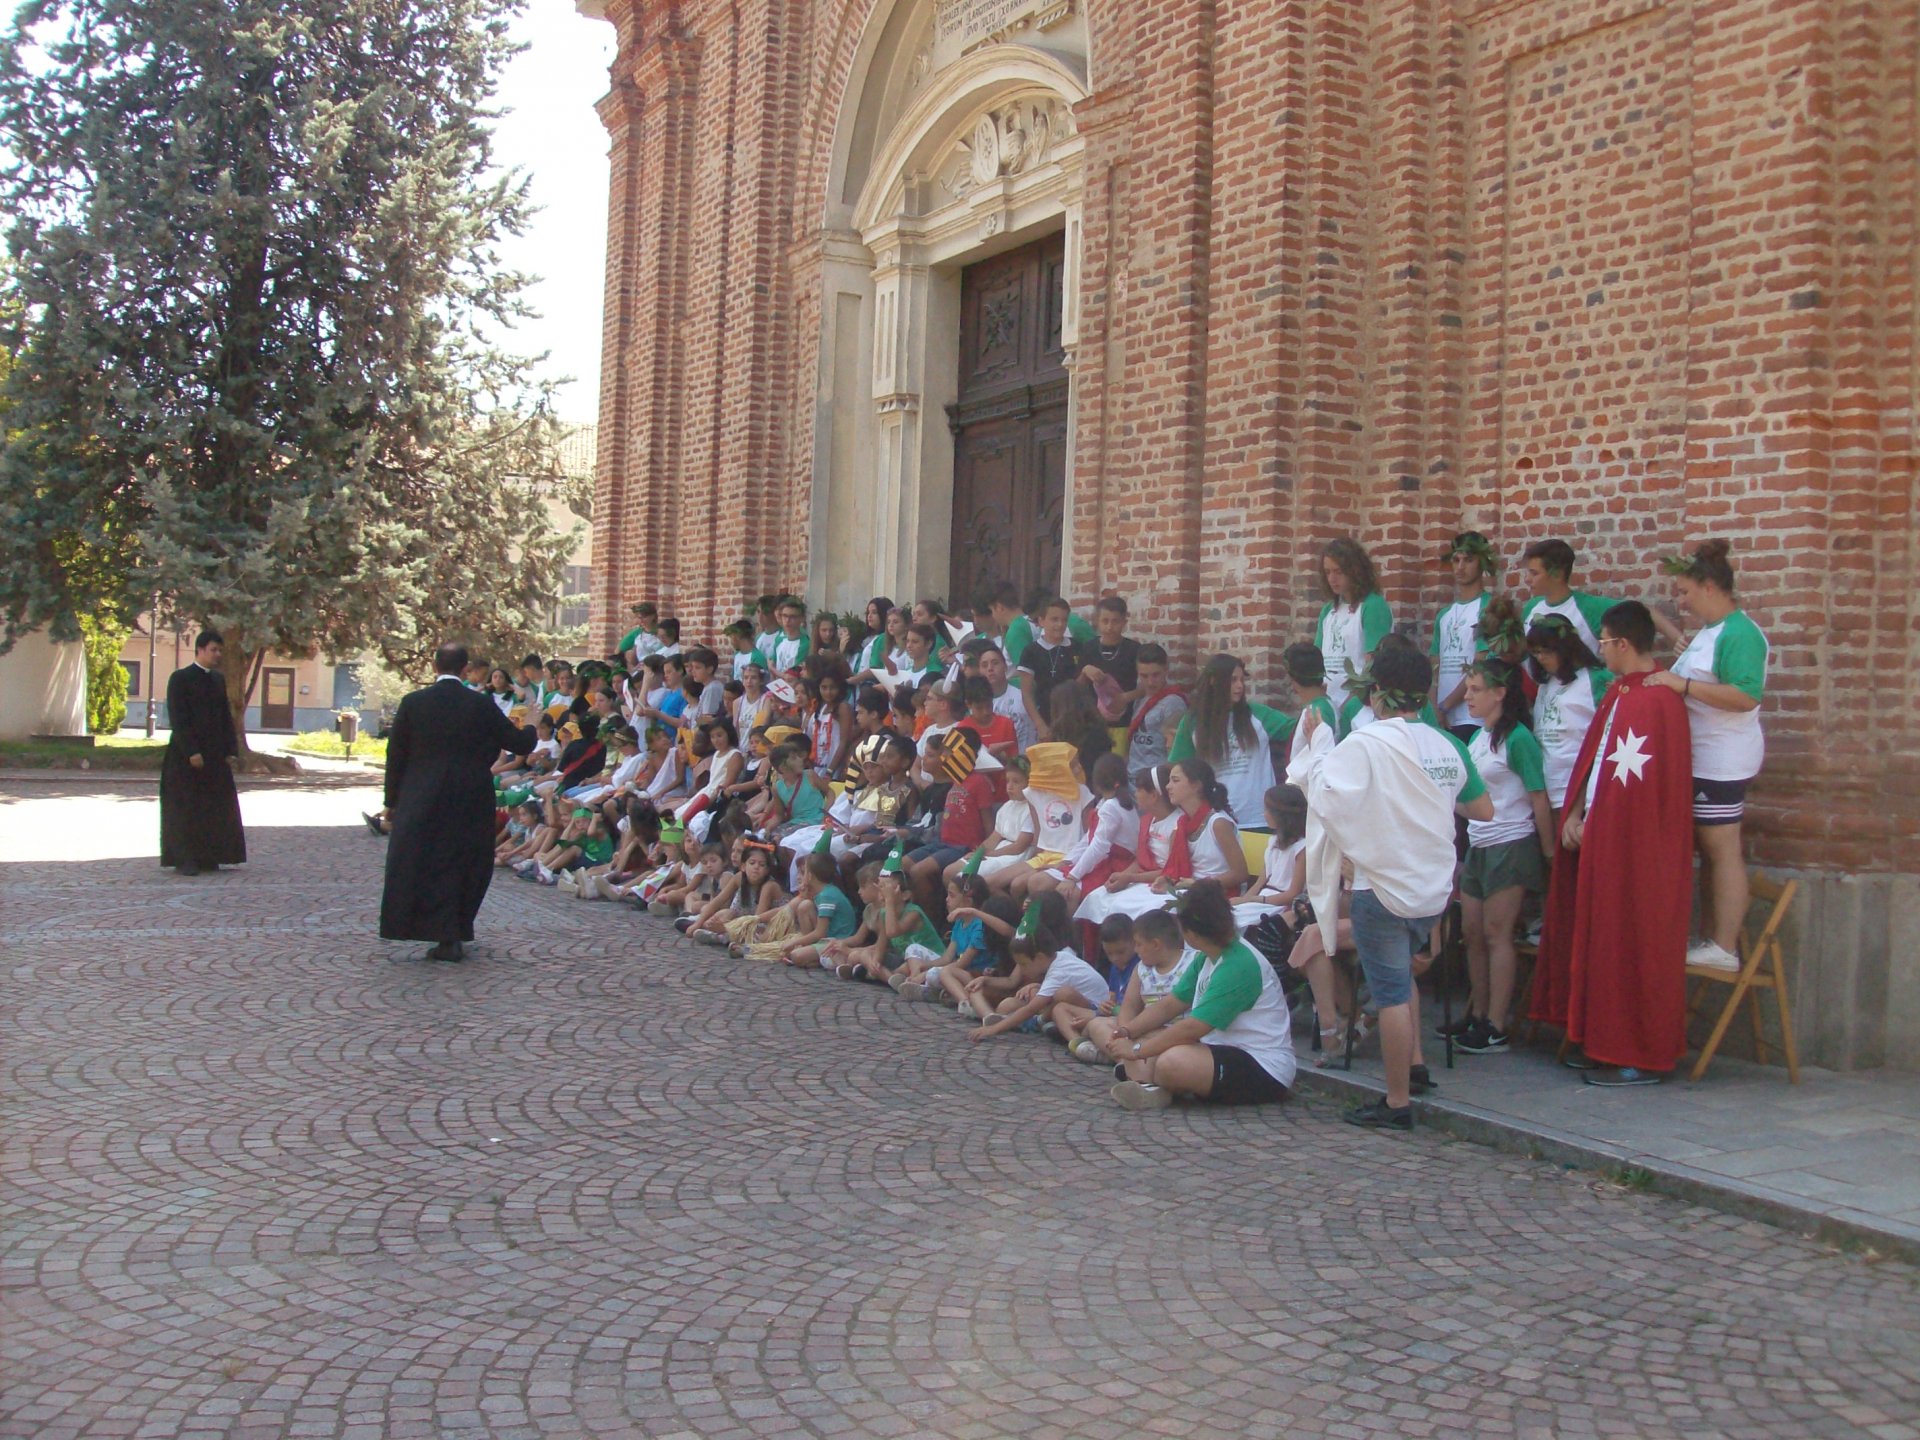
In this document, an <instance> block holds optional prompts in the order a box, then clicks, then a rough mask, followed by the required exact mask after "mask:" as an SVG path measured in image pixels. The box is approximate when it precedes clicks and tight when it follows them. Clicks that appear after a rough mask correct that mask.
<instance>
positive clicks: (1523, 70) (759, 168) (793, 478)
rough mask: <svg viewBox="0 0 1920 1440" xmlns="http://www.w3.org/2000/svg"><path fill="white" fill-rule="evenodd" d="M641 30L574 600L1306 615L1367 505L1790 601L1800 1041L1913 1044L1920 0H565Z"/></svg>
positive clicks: (1368, 516) (1290, 631)
mask: <svg viewBox="0 0 1920 1440" xmlns="http://www.w3.org/2000/svg"><path fill="white" fill-rule="evenodd" d="M580 8H581V9H582V10H584V11H587V12H588V13H591V14H595V15H598V16H601V17H602V18H604V19H605V20H607V21H609V22H611V23H612V24H613V25H614V26H615V27H616V28H617V31H618V35H619V42H620V43H619V51H618V57H617V59H616V61H615V63H614V66H613V71H612V85H611V89H610V91H609V93H608V94H607V95H606V96H605V98H604V99H602V100H601V101H600V102H599V109H600V113H601V115H602V117H603V118H604V120H605V122H606V124H607V127H608V130H609V132H610V135H611V141H612V160H613V166H612V194H611V208H610V245H609V251H608V271H607V303H606V322H605V323H606V330H605V370H604V379H603V382H602V396H601V410H600V421H601V426H600V435H601V447H600V459H599V477H598V499H597V505H596V512H595V535H594V543H595V558H594V575H595V587H596V593H595V596H594V617H595V619H594V624H595V633H596V637H597V638H606V637H610V636H612V635H613V634H615V633H617V631H618V629H619V628H620V627H621V623H622V621H623V619H624V616H625V613H626V606H627V604H628V603H629V602H631V601H632V600H635V599H638V598H641V597H654V598H657V599H659V600H661V601H662V602H663V603H664V604H665V605H666V606H667V607H668V608H669V609H671V610H673V611H676V612H677V613H678V614H680V615H681V616H682V617H683V619H685V620H687V621H689V622H690V623H691V624H692V625H693V626H694V627H695V628H696V629H698V630H702V631H704V630H705V629H706V628H707V627H708V626H709V625H712V624H713V623H714V622H717V621H720V620H723V619H725V618H729V617H731V616H734V615H737V614H738V613H739V612H740V608H741V604H742V601H743V599H744V598H745V597H747V596H750V595H753V594H757V593H759V592H762V591H768V590H780V589H793V590H796V591H799V592H801V593H803V594H804V595H806V596H807V598H808V599H809V601H810V602H811V603H813V604H815V605H821V604H827V605H831V606H832V607H833V608H835V609H836V610H843V611H844V610H858V609H859V608H860V607H861V606H862V605H863V604H864V603H865V601H866V599H867V597H868V596H869V595H871V594H887V595H891V596H893V597H895V598H896V599H901V598H912V597H915V596H920V595H926V594H932V595H940V596H956V597H959V598H964V595H965V593H966V590H967V587H968V586H969V585H970V584H971V582H972V581H973V579H975V578H977V577H979V576H982V575H990V574H992V575H997V574H1006V575H1011V576H1014V577H1015V578H1018V579H1020V580H1022V581H1023V582H1024V583H1032V584H1046V585H1050V586H1053V585H1057V586H1058V587H1059V588H1061V589H1062V590H1063V592H1064V593H1065V594H1066V595H1067V596H1068V598H1069V599H1071V600H1073V601H1074V602H1075V603H1076V604H1078V605H1082V606H1084V605H1087V604H1090V603H1091V601H1092V600H1093V599H1094V598H1096V597H1097V596H1099V595H1101V594H1104V593H1118V594H1121V595H1124V596H1125V597H1127V599H1128V600H1129V601H1130V602H1131V604H1132V606H1133V608H1134V613H1135V615H1136V617H1137V619H1136V623H1135V625H1134V629H1135V630H1136V631H1137V632H1139V633H1141V634H1143V635H1151V636H1153V637H1154V638H1158V639H1161V640H1163V641H1164V642H1165V643H1167V644H1168V645H1169V647H1170V648H1171V649H1172V650H1173V652H1174V653H1175V655H1176V657H1178V659H1177V662H1176V663H1178V664H1184V665H1188V666H1190V665H1191V664H1192V663H1193V662H1194V660H1195V658H1196V657H1202V658H1203V657H1204V655H1205V654H1207V653H1210V652H1212V651H1215V650H1228V651H1232V652H1234V653H1237V654H1239V655H1242V656H1244V657H1245V658H1246V660H1247V661H1248V664H1249V667H1250V670H1251V672H1252V674H1253V676H1254V677H1255V689H1256V691H1257V692H1263V693H1264V694H1266V695H1267V696H1269V697H1271V698H1274V699H1275V700H1276V701H1278V702H1279V703H1286V700H1287V695H1286V687H1285V682H1284V680H1281V679H1279V678H1278V663H1277V657H1278V651H1279V649H1280V647H1281V646H1283V645H1284V644H1285V643H1286V642H1288V641H1290V640H1292V639H1295V638H1304V637H1305V636H1306V635H1307V634H1308V631H1309V628H1310V624H1311V620H1312V617H1313V615H1314V613H1315V611H1316V609H1317V607H1318V605H1319V603H1320V600H1321V598H1322V597H1321V594H1320V591H1319V589H1318V582H1317V565H1316V555H1317V553H1318V550H1319V547H1320V546H1321V545H1323V544H1324V543H1325V542H1326V541H1327V540H1329V539H1331V538H1333V537H1335V536H1339V535H1348V534H1350V535H1354V536H1356V537H1358V538H1360V539H1361V540H1362V541H1363V542H1364V543H1365V544H1366V545H1367V546H1368V547H1369V549H1370V551H1371V553H1372V555H1373V557H1374V559H1375V562H1376V564H1377V565H1378V567H1379V569H1380V571H1381V575H1382V578H1383V581H1384V584H1385V588H1386V592H1387V596H1388V598H1389V600H1390V601H1391V602H1392V604H1393V607H1394V613H1395V618H1396V620H1397V621H1398V622H1399V624H1400V626H1401V628H1403V629H1406V630H1407V631H1408V632H1409V633H1411V634H1414V635H1415V636H1417V637H1418V638H1419V639H1420V640H1421V642H1422V644H1424V643H1425V641H1426V639H1427V636H1428V634H1429V628H1430V625H1431V620H1432V616H1433V613H1434V611H1435V610H1436V609H1437V607H1438V606H1439V605H1440V604H1441V603H1443V600H1444V598H1445V595H1446V578H1445V571H1444V568H1443V567H1442V565H1441V564H1440V555H1441V550H1442V546H1443V544H1444V542H1445V540H1446V538H1447V537H1449V536H1451V534H1452V533H1453V532H1454V531H1455V530H1457V529H1460V528H1463V527H1468V526H1471V527H1475V528H1478V529H1481V530H1483V531H1485V532H1486V533H1487V534H1488V535H1490V536H1491V537H1493V539H1494V540H1495V542H1496V544H1497V545H1498V546H1499V548H1500V551H1501V553H1502V554H1503V555H1505V556H1507V557H1508V558H1509V560H1510V561H1511V563H1512V566H1513V569H1512V570H1511V571H1510V572H1509V573H1508V574H1507V575H1505V576H1503V577H1502V578H1501V581H1500V582H1499V583H1501V584H1504V585H1505V586H1506V588H1507V589H1509V590H1510V591H1512V592H1513V593H1516V594H1518V593H1519V591H1520V580H1519V555H1520V551H1521V549H1522V548H1523V546H1524V545H1525V544H1526V543H1527V542H1529V541H1531V540H1534V539H1539V538H1546V537H1550V536H1558V537H1561V538H1564V539H1567V540H1568V541H1570V542H1571V543H1572V544H1573V545H1574V546H1575V548H1576V550H1577V551H1578V553H1579V557H1580V569H1579V571H1578V573H1577V575H1576V582H1577V583H1578V584H1580V585H1581V586H1582V588H1586V589H1591V590H1595V591H1598V592H1600V593H1602V594H1610V595H1617V596H1630V595H1631V596H1638V597H1642V598H1647V599H1650V600H1652V599H1665V598H1667V587H1666V585H1665V583H1664V582H1662V581H1661V580H1660V579H1659V578H1658V561H1659V559H1660V558H1661V557H1663V556H1666V555H1670V554H1674V553H1677V552H1678V551H1679V550H1680V549H1681V548H1682V546H1683V545H1685V544H1687V543H1688V542H1691V541H1697V540H1699V539H1702V538H1705V537H1707V536H1721V537H1724V538H1727V539H1729V540H1731V541H1732V542H1733V545H1734V558H1735V562H1736V565H1737V569H1738V573H1739V576H1740V581H1741V587H1742V592H1743V600H1744V601H1745V603H1746V604H1747V606H1748V608H1749V609H1750V610H1751V611H1752V612H1753V613H1754V615H1755V617H1756V618H1757V619H1758V620H1759V621H1760V623H1761V624H1762V626H1763V627H1764V628H1765V629H1766V630H1767V631H1768V633H1769V635H1770V637H1771V639H1772V642H1773V647H1774V648H1773V669H1772V675H1771V681H1770V691H1769V694H1768V698H1767V702H1766V708H1765V710H1764V712H1763V716H1764V720H1765V723H1766V727H1767V733H1768V744H1769V757H1768V764H1767V769H1766V772H1765V775H1764V776H1763V778H1762V780H1761V782H1760V783H1759V785H1758V786H1757V787H1756V795H1755V803H1754V806H1753V809H1752V811H1750V821H1749V829H1750V832H1751V835H1752V839H1751V841H1750V848H1751V849H1752V851H1753V852H1754V855H1755V858H1756V860H1757V861H1758V862H1759V863H1763V864H1767V865H1772V866H1778V867H1782V868H1786V869H1791V870H1794V871H1796V872H1800V873H1802V874H1805V875H1806V876H1807V877H1808V879H1809V881H1810V882H1811V883H1810V884H1809V885H1808V886H1807V888H1806V890H1805V892H1804V894H1805V896H1806V898H1805V901H1804V903H1803V904H1802V905H1801V906H1800V907H1799V908H1800V912H1801V913H1800V914H1799V915H1797V916H1796V919H1795V922H1794V927H1793V933H1794V935H1795V936H1796V946H1795V949H1796V952H1797V969H1796V981H1795V988H1796V995H1795V1008H1796V1014H1797V1015H1798V1016H1799V1018H1800V1021H1801V1028H1802V1031H1803V1037H1804V1044H1805V1050H1806V1053H1807V1054H1808V1057H1809V1058H1813V1059H1817V1060H1820V1061H1823V1062H1825V1063H1830V1064H1838V1065H1861V1064H1867V1065H1871V1064H1880V1063H1896V1064H1903V1065H1920V959H1917V958H1916V957H1917V956H1920V879H1916V876H1917V875H1920V643H1917V642H1916V634H1917V633H1920V535H1917V534H1916V523H1915V507H1916V475H1917V471H1916V460H1915V433H1914V423H1915V417H1916V410H1917V409H1920V307H1917V306H1916V293H1915V292H1916V283H1917V281H1920V259H1917V256H1920V251H1917V250H1916V223H1917V222H1916V216H1917V215H1920V161H1917V159H1916V153H1917V150H1920V105H1917V96H1920V89H1917V86H1920V80H1917V75H1920V8H1917V7H1915V6H1914V5H1913V4H1912V3H1911V0H727V3H720V0H681V3H667V0H580Z"/></svg>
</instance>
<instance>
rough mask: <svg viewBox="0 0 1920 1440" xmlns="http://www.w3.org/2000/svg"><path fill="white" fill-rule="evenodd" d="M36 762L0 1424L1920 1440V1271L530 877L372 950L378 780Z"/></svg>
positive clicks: (7, 1132) (19, 808)
mask: <svg viewBox="0 0 1920 1440" xmlns="http://www.w3.org/2000/svg"><path fill="white" fill-rule="evenodd" d="M242 798H243V807H244V810H245V813H246V816H247V820H248V824H249V842H250V845H251V847H252V853H253V856H254V859H253V862H252V863H251V864H249V865H248V866H246V867H245V868H244V869H243V870H240V871H237V872H231V873H223V874H221V875H218V876H214V877H203V878H202V879H200V880H198V881H185V880H178V879H175V878H174V877H173V876H171V875H170V874H168V873H166V872H163V871H161V870H159V869H158V868H157V866H156V864H155V863H154V861H153V859H152V858H151V857H152V854H153V840H154V836H155V833H156V830H157V823H156V818H155V807H154V804H153V801H152V798H151V795H150V793H148V791H147V790H146V789H145V788H144V787H143V786H139V785H125V784H122V785H119V786H107V785H105V784H100V785H96V786H93V787H92V788H91V789H84V790H83V789H76V788H69V787H64V786H62V785H59V784H51V785H50V784H47V783H37V784H35V783H26V782H20V781H13V782H8V781H5V780H0V947H4V952H5V985H6V988H5V1003H6V1010H5V1014H4V1019H3V1020H0V1024H3V1025H4V1031H3V1034H4V1068H3V1071H0V1084H3V1085H4V1091H3V1092H0V1124H3V1126H4V1134H3V1137H0V1139H3V1143H4V1151H3V1152H0V1163H3V1164H4V1174H0V1181H4V1198H3V1203H4V1211H3V1215H4V1219H3V1221H0V1223H4V1227H5V1229H4V1234H3V1235H0V1283H4V1294H3V1295H0V1307H3V1308H0V1314H3V1315H4V1334H3V1335H0V1346H3V1348H0V1387H3V1388H0V1435H4V1436H7V1437H16V1436H18V1437H25V1436H33V1437H45V1440H55V1437H65V1436H82V1435H85V1436H156V1437H158V1436H165V1437H176V1436H178V1437H198V1436H207V1437H210V1436H236V1437H237V1436H262V1437H264V1436H280V1435H286V1436H349V1437H356V1440H383V1437H409V1436H475V1437H479V1436H499V1437H520V1436H525V1437H536V1436H572V1435H593V1436H644V1437H649V1440H665V1437H682V1436H685V1437H693V1436H698V1437H713V1440H719V1437H747V1436H903V1437H904V1436H950V1437H962V1436H981V1437H986V1436H1036V1437H1038V1436H1072V1437H1087V1440H1093V1437H1107V1436H1152V1435H1169V1436H1188V1435H1220V1436H1283V1435H1284V1436H1288V1437H1295V1436H1301V1437H1305V1436H1340V1437H1363V1436H1440V1435H1447V1436H1472V1437H1503V1436H1534V1437H1555V1440H1559V1437H1577V1436H1675V1437H1679V1436H1687V1437H1693V1436H1701V1437H1705V1436H1739V1437H1755V1436H1779V1437H1795V1440H1798V1437H1819V1436H1836V1437H1837V1436H1863V1437H1874V1440H1903V1437H1920V1338H1917V1337H1920V1284H1917V1283H1916V1279H1917V1277H1916V1272H1915V1271H1913V1270H1912V1269H1910V1268H1908V1267H1907V1266H1904V1265H1902V1264H1900V1263H1898V1262H1893V1261H1876V1260H1874V1259H1873V1258H1871V1257H1868V1256H1863V1255H1859V1254H1849V1253H1843V1252H1841V1251H1838V1250H1834V1249H1830V1248H1825V1247H1822V1246H1819V1245H1816V1244H1813V1243H1810V1242H1807V1241H1803V1240H1800V1239H1797V1238H1794V1237H1792V1236H1790V1235H1788V1234H1786V1233H1784V1232H1782V1231H1779V1230H1776V1229H1773V1228H1770V1227H1767V1226H1765V1225H1762V1224H1758V1223H1755V1222H1751V1221H1744V1220H1739V1219H1735V1218H1733V1217H1730V1216H1727V1215H1724V1214H1721V1213H1718V1212H1715V1211H1711V1210H1706V1209H1701V1208H1692V1207H1688V1206H1685V1205H1682V1204H1680V1203H1678V1202H1675V1201H1672V1200H1669V1199H1665V1198H1662V1197H1659V1196H1654V1195H1648V1194H1642V1193H1638V1192H1636V1191H1634V1190H1633V1189H1630V1188H1622V1187H1620V1186H1618V1185H1613V1184H1610V1183H1607V1182H1604V1181H1601V1180H1598V1179H1596V1178H1595V1177H1594V1176H1592V1175H1587V1174H1579V1173H1573V1172H1569V1171H1565V1170H1561V1169H1557V1168H1555V1167H1552V1166H1548V1165H1544V1164H1541V1163H1538V1162H1534V1161H1529V1160H1525V1159H1521V1158H1517V1157H1509V1156H1503V1155H1499V1154H1496V1153H1493V1152H1491V1151H1488V1150H1485V1149H1482V1148H1479V1147H1477V1146H1473V1145H1468V1144H1464V1143H1459V1142H1456V1141H1451V1140H1448V1139H1445V1138H1443V1137H1441V1136H1438V1135H1434V1134H1421V1135H1416V1136H1414V1137H1411V1138H1407V1137H1391V1136H1386V1135H1379V1134H1367V1133H1361V1132H1357V1131H1355V1130H1353V1129H1351V1128H1350V1127H1347V1126H1345V1125H1342V1124H1340V1123H1339V1119H1338V1111H1337V1108H1336V1107H1335V1105H1334V1104H1333V1103H1332V1102H1330V1101H1328V1100H1325V1099H1321V1098H1317V1097H1310V1098H1307V1099H1303V1100H1300V1101H1296V1102H1295V1103H1292V1104H1290V1105H1288V1106H1286V1107H1284V1108H1282V1109H1278V1110H1268V1111H1264V1112H1258V1113H1214V1112H1207V1111H1197V1110H1189V1109H1182V1110H1177V1111H1174V1112H1171V1113H1166V1114H1150V1115H1134V1114H1128V1113H1125V1112H1122V1111H1120V1110H1118V1109H1116V1108H1114V1107H1112V1106H1110V1105H1109V1104H1108V1103H1107V1102H1106V1100H1105V1094H1104V1091H1105V1079H1104V1077H1103V1075H1102V1073H1101V1072H1100V1071H1097V1070H1094V1069H1091V1068H1088V1067H1083V1066H1077V1065H1073V1064H1071V1063H1069V1062H1067V1061H1065V1060H1064V1059H1063V1058H1062V1056H1061V1055H1060V1054H1059V1053H1058V1052H1057V1051H1055V1050H1054V1049H1052V1048H1051V1047H1050V1046H1048V1045H1046V1044H1044V1043H1043V1042H1040V1041H1038V1040H1032V1039H1025V1038H1012V1039H1007V1040H1002V1041H999V1042H996V1043H993V1044H988V1045H968V1044H966V1043H964V1040H963V1035H964V1031H963V1029H962V1027H961V1026H960V1025H959V1023H958V1022H957V1021H956V1020H954V1019H953V1018H952V1017H951V1016H950V1015H949V1014H948V1013H947V1012H945V1011H942V1010H939V1009H937V1008H935V1007H932V1006H910V1005H907V1004H905V1003H903V1002H901V1001H898V1000H896V999H895V998H894V997H893V996H892V995H891V994H889V993H887V992H885V991H883V990H877V989H873V988H866V987H855V986H851V985H844V984H839V983H836V982H834V981H832V980H829V979H827V978H826V977H824V976H821V975H800V974H795V973H791V972H787V971H780V970H774V969H769V968H755V967H751V966H749V965H747V964H746V963H745V962H741V961H733V960H729V959H727V958H725V956H724V954H723V953H722V952H717V951H713V950H694V949H691V948H690V947H687V946H685V945H683V944H682V943H681V942H679V941H678V940H677V939H676V938H674V937H673V936H672V935H671V932H670V931H669V930H668V929H667V928H666V927H665V926H664V924H662V923H661V922H658V921H652V920H648V919H644V918H642V917H638V916H636V915H634V914H633V913H632V912H630V911H618V912H616V911H613V910H612V909H610V907H607V906H605V905H588V904H583V903H576V902H570V901H565V900H562V899H560V898H559V897H557V896H556V895H555V894H554V892H552V891H549V890H541V889H538V888H536V887H534V886H530V885H525V884H519V883H516V882H513V881H511V880H507V881H504V882H502V883H500V884H498V885H496V887H495V890H494V894H493V896H492V898H491V899H490V900H489V902H488V906H487V909H486V910H485V912H484V913H483V914H482V916H481V931H482V942H481V945H480V946H479V949H478V953H477V954H476V956H475V958H473V959H472V960H470V961H469V962H468V963H466V964H464V965H461V966H436V965H432V964H430V963H427V962H423V961H421V960H419V959H418V958H416V957H417V956H418V954H419V952H420V949H421V947H408V946H385V945H382V944H381V943H380V942H379V941H377V940H376V939H374V938H373V925H374V914H375V908H376V905H377V901H378V887H379V867H380V862H381V857H382V847H383V843H384V842H381V841H377V840H375V839H374V838H373V837H371V836H370V835H368V834H367V832H366V831H365V829H364V828H363V827H362V826H360V824H359V820H358V814H357V812H358V810H359V809H360V808H362V807H363V806H365V805H368V804H371V803H372V802H373V796H372V794H371V792H369V791H365V790H354V789H345V788H325V787H314V786H305V787H291V786H289V787H281V788H267V789H253V790H248V791H246V792H244V793H243V797H242Z"/></svg>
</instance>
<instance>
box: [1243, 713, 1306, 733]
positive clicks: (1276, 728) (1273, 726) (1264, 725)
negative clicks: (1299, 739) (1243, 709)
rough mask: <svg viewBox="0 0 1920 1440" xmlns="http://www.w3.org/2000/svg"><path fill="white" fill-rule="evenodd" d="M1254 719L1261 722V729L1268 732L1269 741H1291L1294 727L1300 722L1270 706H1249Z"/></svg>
mask: <svg viewBox="0 0 1920 1440" xmlns="http://www.w3.org/2000/svg"><path fill="white" fill-rule="evenodd" d="M1247 708H1248V709H1249V710H1251V711H1253V718H1254V719H1256V720H1258V721H1259V722H1260V728H1261V729H1263V730H1265V731H1266V732H1267V738H1268V739H1269V740H1291V739H1292V738H1293V727H1294V726H1295V725H1296V724H1298V723H1299V722H1298V721H1297V720H1295V719H1294V717H1293V716H1291V715H1288V714H1286V713H1285V712H1284V711H1280V710H1275V709H1274V708H1273V707H1272V706H1270V705H1249V706H1248V707H1247Z"/></svg>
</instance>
